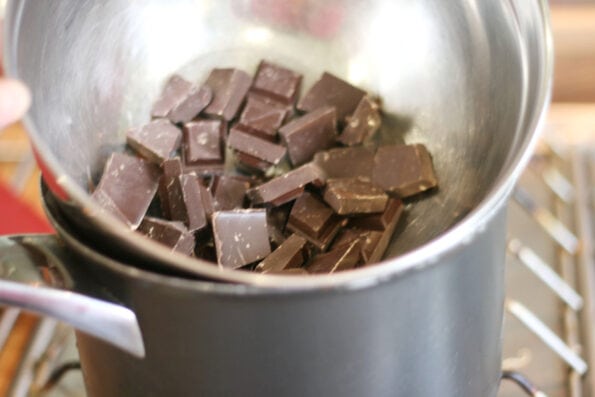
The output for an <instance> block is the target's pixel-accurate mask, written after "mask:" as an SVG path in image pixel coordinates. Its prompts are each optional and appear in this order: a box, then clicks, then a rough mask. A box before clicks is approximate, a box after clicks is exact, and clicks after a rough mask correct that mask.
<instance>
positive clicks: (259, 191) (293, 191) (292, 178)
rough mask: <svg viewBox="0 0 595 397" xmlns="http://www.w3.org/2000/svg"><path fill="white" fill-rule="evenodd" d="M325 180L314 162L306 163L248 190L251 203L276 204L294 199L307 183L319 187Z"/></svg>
mask: <svg viewBox="0 0 595 397" xmlns="http://www.w3.org/2000/svg"><path fill="white" fill-rule="evenodd" d="M325 181H326V176H325V175H324V172H323V171H322V170H321V169H320V167H318V166H317V165H316V164H313V163H308V164H305V165H303V166H301V167H299V168H296V169H294V170H291V171H289V172H287V173H285V174H283V175H281V176H278V177H276V178H274V179H271V180H270V181H268V182H266V183H263V184H262V185H260V186H257V187H255V188H252V189H250V190H248V192H247V194H248V197H249V198H250V200H252V203H253V204H257V205H258V204H272V205H274V206H278V205H281V204H285V203H287V202H289V201H292V200H295V199H296V198H297V197H298V196H300V195H301V194H302V192H303V191H304V187H305V186H306V185H308V184H310V183H311V184H313V185H315V186H318V187H321V186H323V185H324V183H325Z"/></svg>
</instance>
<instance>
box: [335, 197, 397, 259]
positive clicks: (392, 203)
mask: <svg viewBox="0 0 595 397" xmlns="http://www.w3.org/2000/svg"><path fill="white" fill-rule="evenodd" d="M402 212H403V203H402V202H401V200H399V199H390V200H389V202H388V204H387V206H386V210H385V211H384V214H382V216H381V215H374V216H367V217H362V218H353V219H351V220H350V222H349V228H347V229H343V230H342V231H341V234H340V235H339V236H338V237H337V239H336V240H335V241H334V242H333V247H339V246H342V245H345V244H349V243H351V242H352V241H354V240H359V241H360V242H361V256H362V259H363V260H364V263H365V264H371V263H376V262H378V261H380V260H381V259H382V257H383V255H384V253H385V252H386V249H387V247H388V244H389V243H390V240H391V238H392V236H393V234H394V232H395V228H396V227H397V224H398V223H399V219H400V218H401V214H402ZM366 218H367V219H366ZM362 220H363V221H362ZM380 225H385V226H384V227H383V228H379V227H378V226H380ZM369 226H371V228H367V227H369ZM362 227H364V228H362Z"/></svg>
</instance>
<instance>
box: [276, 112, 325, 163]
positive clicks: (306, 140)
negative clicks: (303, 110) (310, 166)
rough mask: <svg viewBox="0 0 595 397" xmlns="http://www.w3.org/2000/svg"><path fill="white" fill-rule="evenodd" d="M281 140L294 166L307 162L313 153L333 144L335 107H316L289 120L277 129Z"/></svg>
mask: <svg viewBox="0 0 595 397" xmlns="http://www.w3.org/2000/svg"><path fill="white" fill-rule="evenodd" d="M279 135H280V136H281V141H282V142H283V144H284V145H285V146H286V147H287V153H288V155H289V160H290V161H291V164H293V166H294V167H296V166H299V165H302V164H304V163H307V162H308V161H310V160H311V159H312V157H313V156H314V153H316V152H318V151H320V150H324V149H328V148H330V147H332V146H334V144H335V138H336V135H337V117H336V112H335V108H333V107H324V108H320V109H316V110H314V111H312V112H310V113H308V114H306V115H304V116H302V117H300V118H297V119H295V120H292V121H290V122H289V123H287V124H285V125H284V126H283V127H281V128H280V129H279Z"/></svg>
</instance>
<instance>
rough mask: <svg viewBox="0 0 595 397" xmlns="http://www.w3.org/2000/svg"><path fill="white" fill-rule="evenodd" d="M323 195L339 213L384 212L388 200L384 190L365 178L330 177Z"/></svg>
mask: <svg viewBox="0 0 595 397" xmlns="http://www.w3.org/2000/svg"><path fill="white" fill-rule="evenodd" d="M323 197H324V201H325V202H326V203H327V204H328V205H330V206H331V208H332V209H333V210H334V211H335V213H337V214H339V215H357V214H370V213H376V212H382V211H384V208H385V207H386V203H387V201H388V196H387V195H386V194H385V193H384V191H383V190H382V189H380V188H379V187H378V186H376V185H375V184H373V183H372V182H370V180H369V179H365V178H339V179H329V180H327V181H326V188H325V190H324V196H323Z"/></svg>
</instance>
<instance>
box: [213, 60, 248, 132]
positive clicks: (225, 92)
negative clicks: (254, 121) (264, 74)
mask: <svg viewBox="0 0 595 397" xmlns="http://www.w3.org/2000/svg"><path fill="white" fill-rule="evenodd" d="M251 84H252V77H250V75H248V73H246V72H244V71H242V70H238V69H213V70H212V71H211V74H210V75H209V77H208V78H207V80H206V82H205V85H207V86H209V87H210V88H211V89H212V90H213V100H212V101H211V103H210V104H209V106H207V108H206V109H205V110H204V112H205V114H208V115H209V116H214V117H220V118H222V119H224V120H226V121H230V120H232V119H233V118H234V117H235V116H236V115H237V114H238V111H239V110H240V107H241V106H242V104H243V103H244V98H245V97H246V93H247V92H248V89H250V85H251Z"/></svg>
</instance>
